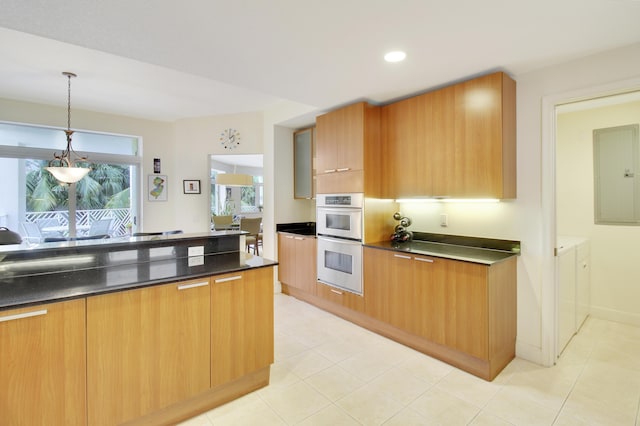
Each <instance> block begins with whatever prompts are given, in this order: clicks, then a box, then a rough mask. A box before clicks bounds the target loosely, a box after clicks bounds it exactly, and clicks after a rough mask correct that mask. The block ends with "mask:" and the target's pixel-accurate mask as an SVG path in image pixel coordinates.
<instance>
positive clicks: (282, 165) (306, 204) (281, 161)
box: [274, 126, 316, 223]
mask: <svg viewBox="0 0 640 426" xmlns="http://www.w3.org/2000/svg"><path fill="white" fill-rule="evenodd" d="M295 130H296V129H290V128H288V127H282V126H276V127H275V129H274V135H275V146H274V150H275V167H276V170H277V171H278V173H277V174H276V176H275V181H274V182H275V188H274V189H275V194H274V196H275V203H274V205H275V212H274V214H275V219H276V221H275V222H276V223H291V222H306V221H312V222H315V213H316V211H315V207H316V203H315V200H300V199H295V198H294V197H293V133H294V131H295Z"/></svg>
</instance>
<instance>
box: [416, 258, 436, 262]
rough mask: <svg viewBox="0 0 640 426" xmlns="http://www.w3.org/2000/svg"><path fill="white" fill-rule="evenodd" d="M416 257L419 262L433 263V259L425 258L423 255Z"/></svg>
mask: <svg viewBox="0 0 640 426" xmlns="http://www.w3.org/2000/svg"><path fill="white" fill-rule="evenodd" d="M414 259H415V260H417V261H418V262H427V263H433V259H425V258H423V257H414Z"/></svg>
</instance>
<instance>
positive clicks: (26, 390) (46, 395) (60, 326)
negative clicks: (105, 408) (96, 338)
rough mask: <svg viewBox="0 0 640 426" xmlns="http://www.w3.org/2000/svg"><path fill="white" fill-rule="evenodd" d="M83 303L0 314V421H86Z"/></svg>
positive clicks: (9, 311)
mask: <svg viewBox="0 0 640 426" xmlns="http://www.w3.org/2000/svg"><path fill="white" fill-rule="evenodd" d="M85 331H86V330H85V301H84V299H80V300H73V301H69V302H61V303H51V304H43V305H37V306H32V307H29V308H22V309H14V310H7V311H2V312H0V351H1V354H2V355H1V360H2V361H1V363H0V383H2V385H1V386H0V424H3V425H4V424H6V425H25V426H32V425H85V424H86V395H85V384H86V358H85V345H86V334H85Z"/></svg>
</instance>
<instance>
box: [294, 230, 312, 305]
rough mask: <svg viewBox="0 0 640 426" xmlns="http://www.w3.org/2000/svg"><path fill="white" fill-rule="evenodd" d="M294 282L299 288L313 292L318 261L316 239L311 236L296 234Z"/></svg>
mask: <svg viewBox="0 0 640 426" xmlns="http://www.w3.org/2000/svg"><path fill="white" fill-rule="evenodd" d="M294 241H295V249H296V280H295V281H296V283H297V286H298V287H299V288H300V290H304V291H306V292H307V293H311V294H315V289H316V281H317V279H318V277H317V275H318V274H317V272H316V271H317V262H318V255H317V253H318V245H317V240H316V239H315V238H313V237H304V236H300V235H296V236H295V237H294Z"/></svg>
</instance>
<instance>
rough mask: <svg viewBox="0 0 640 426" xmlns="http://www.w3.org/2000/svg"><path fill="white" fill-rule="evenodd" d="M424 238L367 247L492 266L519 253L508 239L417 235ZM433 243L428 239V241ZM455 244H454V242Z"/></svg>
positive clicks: (515, 244) (383, 242)
mask: <svg viewBox="0 0 640 426" xmlns="http://www.w3.org/2000/svg"><path fill="white" fill-rule="evenodd" d="M416 234H417V235H418V236H419V237H421V238H422V239H415V238H414V240H412V241H409V242H404V243H399V242H394V241H380V242H377V243H367V244H365V247H372V248H378V249H383V250H392V251H398V252H404V253H413V254H419V255H425V256H434V257H442V258H446V259H453V260H461V261H464V262H473V263H482V264H485V265H492V264H494V263H497V262H501V261H503V260H505V259H508V258H510V257H513V256H517V255H518V254H519V253H520V243H519V242H517V241H508V240H490V239H481V238H474V237H457V236H442V235H440V234H422V233H416ZM430 238H431V239H433V240H435V241H433V240H429V239H430ZM443 241H447V242H443ZM454 242H455V243H454Z"/></svg>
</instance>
